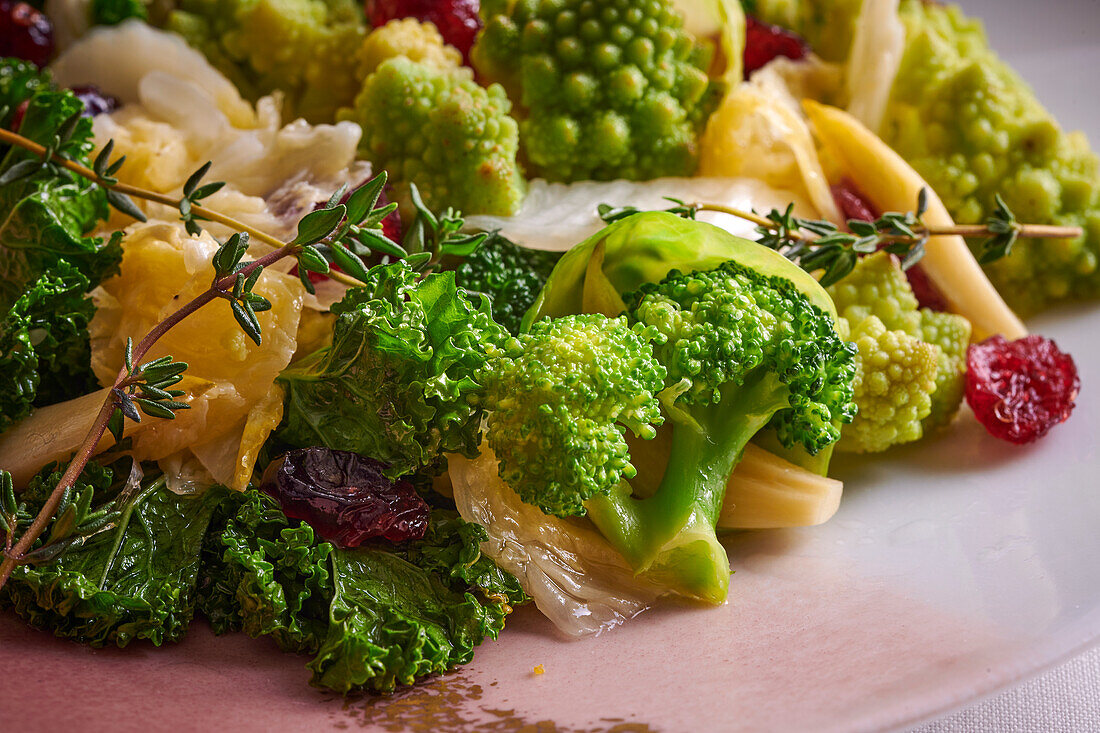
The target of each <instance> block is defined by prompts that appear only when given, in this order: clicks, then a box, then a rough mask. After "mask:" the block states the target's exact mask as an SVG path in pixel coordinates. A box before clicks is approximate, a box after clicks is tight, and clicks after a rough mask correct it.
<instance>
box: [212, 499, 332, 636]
mask: <svg viewBox="0 0 1100 733" xmlns="http://www.w3.org/2000/svg"><path fill="white" fill-rule="evenodd" d="M212 525H213V526H214V527H215V528H216V529H215V531H213V532H211V533H210V534H209V535H208V536H207V539H206V544H205V546H204V548H203V572H202V577H201V579H200V582H199V593H198V595H199V601H198V606H199V610H200V611H202V612H203V613H204V614H205V615H206V617H207V618H208V619H209V620H210V624H211V625H212V626H213V627H214V631H215V632H216V633H219V634H222V633H225V632H227V631H237V630H243V631H244V632H245V633H247V634H248V635H249V636H252V637H253V638H256V637H259V636H265V635H270V636H271V637H272V638H273V639H274V640H275V642H276V643H277V644H278V645H279V647H280V648H281V649H284V650H287V651H296V652H314V651H316V649H317V647H318V645H319V644H320V640H321V639H322V638H324V635H325V630H326V627H327V624H328V620H327V616H328V599H329V598H330V597H331V595H332V590H331V587H332V582H331V577H330V573H329V570H328V555H329V553H330V552H331V551H332V546H331V545H329V544H328V543H326V542H318V541H317V538H316V537H315V536H314V534H313V529H312V528H311V527H310V526H309V525H308V524H304V523H303V524H300V523H298V522H291V521H290V520H288V519H287V517H286V515H285V514H283V511H282V509H280V508H279V504H278V502H276V501H275V499H272V498H271V497H270V496H268V495H266V494H261V493H260V492H257V491H249V492H246V493H244V494H234V495H233V496H231V497H230V499H229V500H228V501H227V502H226V503H225V505H224V506H223V508H222V510H221V512H220V513H219V516H218V517H217V518H215V520H214V522H212Z"/></svg>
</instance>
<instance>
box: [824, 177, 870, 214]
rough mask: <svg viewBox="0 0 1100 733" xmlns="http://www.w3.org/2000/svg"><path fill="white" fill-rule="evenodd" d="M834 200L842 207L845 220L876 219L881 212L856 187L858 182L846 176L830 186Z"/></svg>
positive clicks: (838, 206) (839, 207)
mask: <svg viewBox="0 0 1100 733" xmlns="http://www.w3.org/2000/svg"><path fill="white" fill-rule="evenodd" d="M830 191H832V194H833V201H835V202H836V207H837V208H838V209H840V213H841V215H842V216H843V217H844V220H845V221H848V220H849V219H858V220H859V221H874V220H875V219H877V218H878V216H879V212H878V210H877V209H876V208H875V205H874V204H872V203H871V202H870V201H869V200H868V199H867V197H866V196H864V195H863V193H862V192H861V191H860V190H859V189H858V188H856V184H855V183H853V182H852V181H851V180H849V179H847V178H845V179H843V180H841V182H840V183H837V184H835V185H833V186H830Z"/></svg>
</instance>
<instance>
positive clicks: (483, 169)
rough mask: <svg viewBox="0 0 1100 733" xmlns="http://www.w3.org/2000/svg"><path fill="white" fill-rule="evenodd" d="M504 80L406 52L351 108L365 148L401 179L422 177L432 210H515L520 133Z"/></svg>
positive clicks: (520, 184)
mask: <svg viewBox="0 0 1100 733" xmlns="http://www.w3.org/2000/svg"><path fill="white" fill-rule="evenodd" d="M511 107H512V105H511V102H509V101H508V97H507V95H506V94H505V93H504V90H503V89H502V88H501V87H500V86H499V85H495V84H494V85H492V86H490V87H488V88H484V87H480V86H478V85H477V84H476V83H475V82H474V81H473V80H472V79H471V78H470V77H469V74H468V70H467V73H463V72H462V71H460V70H449V69H440V68H437V67H436V66H433V65H432V64H429V63H422V62H417V61H412V60H410V59H408V58H405V57H403V56H398V57H395V58H391V59H387V60H385V61H383V62H382V63H381V64H379V66H378V68H377V69H376V70H375V71H374V72H373V73H372V74H371V75H370V76H368V77H367V79H366V81H365V82H364V83H363V89H362V91H361V92H360V93H359V96H358V97H356V99H355V105H354V107H353V108H352V109H351V110H342V111H341V113H340V116H341V118H342V119H350V120H352V121H354V122H357V123H359V124H360V125H361V126H362V128H363V138H362V140H361V141H360V143H359V152H360V153H361V154H362V155H363V156H364V157H366V158H368V159H369V160H370V161H371V162H372V163H373V164H374V165H375V166H377V167H378V168H384V169H386V170H387V171H388V172H389V174H390V176H391V177H392V178H393V180H394V182H395V183H398V184H406V185H407V184H409V183H415V184H416V186H417V188H419V189H420V194H421V196H423V198H424V201H425V202H426V203H427V204H428V206H429V207H432V208H441V207H445V206H453V207H455V208H458V209H461V210H462V211H464V212H466V213H467V214H492V215H499V216H508V215H511V214H513V213H515V212H516V211H517V210H518V209H519V205H520V203H522V201H523V195H524V191H525V182H524V179H523V176H522V174H521V172H520V169H519V166H518V164H517V163H516V154H517V151H518V148H519V133H518V130H517V127H516V121H515V120H513V119H512V118H511V117H510V116H509V115H508V113H509V111H510V110H511Z"/></svg>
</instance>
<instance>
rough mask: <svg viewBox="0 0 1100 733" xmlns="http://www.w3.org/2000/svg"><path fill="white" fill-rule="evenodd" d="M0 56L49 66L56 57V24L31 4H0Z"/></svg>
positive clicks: (4, 1)
mask: <svg viewBox="0 0 1100 733" xmlns="http://www.w3.org/2000/svg"><path fill="white" fill-rule="evenodd" d="M0 56H4V57H8V56H14V57H15V58H19V59H23V60H24V61H30V62H31V63H32V64H34V65H36V66H45V65H46V64H47V62H49V60H50V57H51V56H53V24H52V23H50V19H49V18H47V17H46V15H45V13H43V12H41V11H40V10H35V9H34V8H32V7H31V6H30V5H28V4H27V3H23V2H12V0H0Z"/></svg>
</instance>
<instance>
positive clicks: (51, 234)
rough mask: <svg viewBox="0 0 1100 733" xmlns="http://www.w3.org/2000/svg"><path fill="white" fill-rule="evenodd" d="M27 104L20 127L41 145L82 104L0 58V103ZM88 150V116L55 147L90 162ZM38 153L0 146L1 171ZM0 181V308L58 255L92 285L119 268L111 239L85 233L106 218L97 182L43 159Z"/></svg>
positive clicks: (118, 251)
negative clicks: (32, 167)
mask: <svg viewBox="0 0 1100 733" xmlns="http://www.w3.org/2000/svg"><path fill="white" fill-rule="evenodd" d="M24 102H25V103H26V108H25V111H24V112H23V119H22V122H21V123H20V125H19V133H20V134H21V135H23V136H24V137H27V138H29V139H30V140H33V141H35V142H37V143H39V144H42V145H47V146H49V145H51V144H52V143H53V141H54V137H55V135H56V134H57V132H58V130H59V128H61V127H62V125H63V124H64V123H65V121H66V120H68V119H69V118H70V117H71V116H72V115H74V114H77V113H80V112H82V111H83V109H84V105H83V102H81V101H80V100H79V99H77V97H76V96H75V95H74V94H73V93H72V92H71V91H67V90H62V91H55V90H53V89H52V88H51V84H50V81H49V77H48V75H46V74H45V73H44V72H32V70H31V69H30V68H28V66H27V65H26V64H25V63H23V62H20V61H16V60H12V59H8V60H4V61H2V62H0V108H6V109H8V110H9V111H8V112H7V114H6V115H5V118H4V119H3V124H5V125H8V124H10V123H11V116H12V115H13V114H14V110H15V109H16V108H17V107H19V106H20V105H21V104H22V103H24ZM92 149H93V144H92V123H91V120H90V119H87V118H81V119H79V120H78V121H77V123H76V126H75V128H74V130H73V133H72V135H71V136H70V137H69V138H68V139H67V140H66V141H65V142H63V143H62V144H61V146H60V147H58V148H57V152H58V153H60V154H63V155H65V156H68V157H70V158H71V159H73V160H75V161H78V162H80V163H83V164H84V165H90V161H89V159H88V156H89V154H90V153H91V151H92ZM32 160H36V156H34V155H33V154H32V153H30V152H28V151H25V150H23V149H21V148H15V147H12V146H6V145H0V176H3V175H5V174H10V173H11V171H12V169H13V168H14V167H15V166H18V165H24V166H25V165H26V162H27V161H32ZM24 173H25V175H22V176H16V177H15V179H14V180H9V181H8V182H7V183H5V184H4V185H0V222H2V224H0V307H3V308H6V307H10V305H11V304H12V303H13V302H14V301H15V300H16V299H17V298H18V297H19V295H20V294H21V293H22V292H23V291H24V289H25V288H26V287H27V286H29V285H30V284H31V283H33V282H34V281H35V280H37V279H38V277H39V276H41V275H42V274H43V273H44V272H46V271H47V270H50V269H52V268H54V267H56V265H57V263H58V262H59V261H61V260H65V261H67V262H68V263H69V264H71V265H73V266H74V267H76V268H77V269H79V270H80V271H81V272H82V273H83V274H84V276H85V277H87V278H88V281H89V283H90V285H91V286H93V287H94V286H95V285H97V284H99V282H100V281H101V280H103V279H104V278H105V277H107V276H109V275H111V274H113V273H114V272H116V271H117V270H118V264H119V262H120V261H121V259H122V249H121V247H120V245H119V243H118V241H117V240H116V239H111V240H110V241H108V242H106V243H105V242H104V241H103V240H102V238H100V237H91V236H86V235H87V234H88V233H89V232H90V231H92V229H93V228H94V227H95V225H96V223H97V222H99V221H101V220H104V219H106V218H107V216H108V214H109V208H108V205H107V197H106V194H105V192H104V190H103V189H102V187H100V186H98V185H96V184H93V183H91V182H89V181H87V180H85V179H83V178H80V177H76V176H72V175H70V174H69V173H68V172H67V171H63V172H62V173H61V174H58V173H57V172H56V171H53V170H50V169H49V168H47V167H45V166H43V167H39V168H37V169H35V170H33V171H24Z"/></svg>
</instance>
